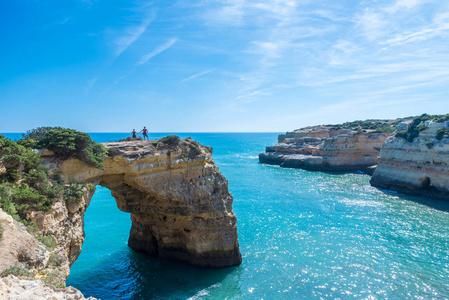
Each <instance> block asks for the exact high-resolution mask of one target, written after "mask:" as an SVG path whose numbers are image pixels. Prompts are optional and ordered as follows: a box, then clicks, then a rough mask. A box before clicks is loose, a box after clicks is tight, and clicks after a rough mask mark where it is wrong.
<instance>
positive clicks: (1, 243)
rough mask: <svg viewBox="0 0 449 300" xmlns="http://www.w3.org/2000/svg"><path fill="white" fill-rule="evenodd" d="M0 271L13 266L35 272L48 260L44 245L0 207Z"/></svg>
mask: <svg viewBox="0 0 449 300" xmlns="http://www.w3.org/2000/svg"><path fill="white" fill-rule="evenodd" d="M0 224H1V225H2V228H3V238H1V239H0V273H2V272H3V271H5V270H6V269H8V268H10V267H13V266H20V267H21V268H24V269H25V268H26V269H28V270H30V271H31V272H33V271H34V272H37V270H39V269H43V268H44V267H45V263H46V261H47V260H48V257H47V256H48V255H47V253H46V250H45V247H44V246H43V245H42V244H41V243H40V242H39V241H38V240H36V239H35V238H34V237H33V236H32V235H31V234H29V233H28V232H27V231H26V229H25V227H24V226H23V225H22V224H20V223H18V222H16V221H14V220H13V218H12V217H11V216H10V215H8V214H6V213H5V212H4V211H3V210H2V209H1V208H0Z"/></svg>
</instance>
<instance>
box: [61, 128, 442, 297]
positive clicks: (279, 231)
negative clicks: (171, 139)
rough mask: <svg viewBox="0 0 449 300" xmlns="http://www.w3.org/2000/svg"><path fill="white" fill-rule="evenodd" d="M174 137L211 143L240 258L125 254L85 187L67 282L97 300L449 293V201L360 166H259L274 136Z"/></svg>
mask: <svg viewBox="0 0 449 300" xmlns="http://www.w3.org/2000/svg"><path fill="white" fill-rule="evenodd" d="M179 135H180V136H181V137H186V136H191V137H192V138H195V139H197V140H198V141H200V142H201V143H202V144H204V145H210V146H212V147H213V148H214V155H213V157H214V160H215V162H216V163H217V165H218V166H219V168H220V171H221V172H222V173H223V174H224V175H225V176H226V178H227V179H228V180H229V188H230V191H231V192H232V194H233V196H234V212H235V213H236V215H237V217H238V233H239V241H240V250H241V252H242V256H243V263H242V265H240V266H238V267H233V268H227V269H218V270H210V269H201V268H195V267H192V266H189V265H185V264H182V263H179V262H171V261H166V260H159V259H158V258H156V257H151V256H146V255H144V254H141V253H136V252H134V251H132V250H131V249H129V248H128V247H127V245H126V243H127V239H128V232H129V229H130V226H131V221H130V215H129V214H127V213H124V212H121V211H119V210H118V209H117V207H116V204H115V200H114V199H113V198H112V197H111V195H110V191H109V190H108V189H105V188H102V187H97V191H96V193H95V195H94V197H93V199H92V203H91V206H90V207H89V208H88V210H87V212H86V215H85V231H86V240H85V243H84V245H83V252H82V253H81V255H80V257H79V259H78V260H77V261H76V262H75V264H74V265H73V267H72V269H71V275H70V277H69V278H68V280H67V284H68V285H72V286H75V287H76V288H78V289H80V290H81V291H82V292H83V293H84V295H85V296H94V297H98V298H101V299H103V300H104V299H150V298H151V299H321V298H322V299H334V298H341V299H351V298H357V299H432V298H434V299H445V298H449V281H448V278H449V227H448V225H449V203H444V202H441V201H433V200H428V199H425V198H418V197H409V196H403V195H400V194H396V193H391V192H388V193H387V192H384V191H379V190H377V189H375V188H372V187H371V186H370V185H369V176H367V175H364V174H357V173H340V174H330V173H322V172H309V171H304V170H296V169H283V168H279V167H277V166H269V165H262V164H259V163H258V159H257V155H258V153H260V152H262V151H263V150H264V148H265V146H267V145H273V144H274V143H275V142H276V138H277V134H274V133H239V134H236V133H207V134H206V133H201V134H200V133H196V134H194V133H192V134H179ZM91 136H92V137H93V138H94V139H95V140H96V141H98V142H103V141H109V140H114V139H119V138H121V137H126V136H127V134H92V135H91ZM160 136H164V134H158V135H157V136H155V135H153V136H152V137H153V138H156V137H160Z"/></svg>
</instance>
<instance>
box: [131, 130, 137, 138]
mask: <svg viewBox="0 0 449 300" xmlns="http://www.w3.org/2000/svg"><path fill="white" fill-rule="evenodd" d="M136 133H137V131H136V130H135V129H133V131H131V137H132V138H133V139H135V138H136Z"/></svg>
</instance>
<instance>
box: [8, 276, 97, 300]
mask: <svg viewBox="0 0 449 300" xmlns="http://www.w3.org/2000/svg"><path fill="white" fill-rule="evenodd" d="M0 299H9V300H31V299H40V300H83V299H88V300H94V299H95V298H92V297H89V298H84V296H83V294H81V292H80V291H78V290H77V289H75V288H73V287H68V288H61V289H57V288H55V287H54V286H51V285H47V284H44V283H43V282H42V281H40V280H30V279H26V278H17V277H15V276H13V275H9V276H8V277H5V278H0Z"/></svg>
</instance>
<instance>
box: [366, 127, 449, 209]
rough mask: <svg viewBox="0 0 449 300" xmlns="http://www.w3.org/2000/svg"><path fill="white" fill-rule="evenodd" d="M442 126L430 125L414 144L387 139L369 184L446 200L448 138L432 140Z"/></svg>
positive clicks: (448, 190)
mask: <svg viewBox="0 0 449 300" xmlns="http://www.w3.org/2000/svg"><path fill="white" fill-rule="evenodd" d="M445 126H446V124H445V123H429V124H428V126H427V127H426V129H425V130H423V131H421V132H420V133H419V136H418V137H417V138H415V139H414V140H413V142H408V141H407V140H405V139H403V138H400V137H390V138H388V139H387V140H386V141H385V143H384V145H383V147H382V150H381V156H380V159H379V161H378V165H377V168H376V171H375V172H374V175H373V177H372V178H371V184H372V185H373V186H376V187H379V188H383V189H389V190H395V191H399V192H402V193H406V194H412V195H423V196H427V197H432V198H437V199H446V200H447V199H449V139H448V138H443V139H442V140H437V139H436V138H435V136H436V132H437V130H438V129H440V128H445Z"/></svg>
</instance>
